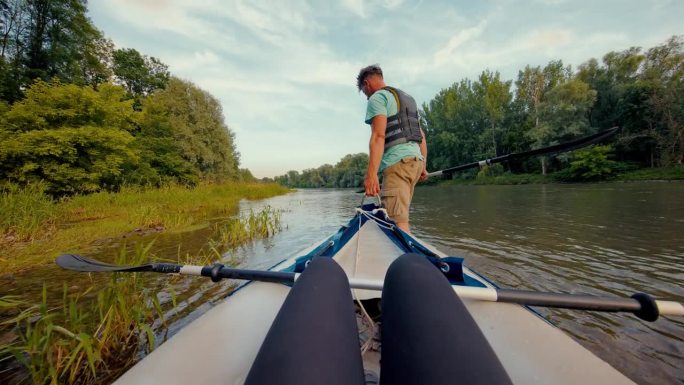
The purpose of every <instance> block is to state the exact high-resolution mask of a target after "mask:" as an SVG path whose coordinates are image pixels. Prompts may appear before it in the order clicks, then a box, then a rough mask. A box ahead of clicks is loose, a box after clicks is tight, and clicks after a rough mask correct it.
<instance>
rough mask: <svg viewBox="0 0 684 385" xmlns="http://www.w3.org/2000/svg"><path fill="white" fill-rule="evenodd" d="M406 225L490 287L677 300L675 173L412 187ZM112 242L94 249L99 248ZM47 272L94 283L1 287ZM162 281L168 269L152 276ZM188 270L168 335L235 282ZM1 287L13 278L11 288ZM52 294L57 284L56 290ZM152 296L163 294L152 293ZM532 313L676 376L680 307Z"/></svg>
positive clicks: (272, 255) (621, 360)
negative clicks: (666, 313) (642, 179)
mask: <svg viewBox="0 0 684 385" xmlns="http://www.w3.org/2000/svg"><path fill="white" fill-rule="evenodd" d="M361 198H362V197H361V194H356V193H355V192H354V190H348V189H345V190H329V189H324V190H299V191H296V192H293V193H291V194H288V195H284V196H279V197H274V198H270V199H267V200H263V201H243V202H242V203H241V207H240V210H241V211H249V210H260V209H261V208H263V207H264V206H266V205H269V206H271V207H274V208H276V209H278V210H280V211H281V215H282V217H281V223H282V226H283V230H282V231H281V232H279V233H278V234H276V235H275V236H273V237H271V238H269V239H267V240H265V241H258V242H255V243H253V244H251V245H247V246H245V247H242V248H240V249H237V250H234V251H232V252H230V253H229V255H225V256H224V257H225V258H226V259H230V260H233V261H235V262H236V263H237V264H238V265H239V266H242V267H248V268H269V267H271V266H273V265H274V264H276V263H277V262H279V261H280V260H282V259H284V258H287V257H290V256H291V255H293V254H294V253H296V252H297V251H299V250H301V249H303V248H305V247H307V246H309V245H311V244H312V243H314V242H317V241H319V240H321V239H323V238H325V237H327V236H329V235H330V234H332V233H333V232H335V231H336V230H337V229H338V228H339V227H340V226H341V225H342V224H345V223H346V222H347V221H348V220H349V219H350V218H351V216H352V215H353V213H354V207H356V206H358V205H359V203H361ZM411 225H412V231H413V233H414V234H415V235H416V236H418V237H419V238H421V239H423V240H425V241H428V242H429V243H431V244H433V245H434V246H436V247H437V248H439V249H440V250H442V251H444V252H445V253H447V254H449V255H454V256H461V257H465V263H466V264H467V265H468V266H470V267H472V268H474V269H475V270H477V271H478V272H479V273H481V274H482V275H484V276H485V277H487V278H488V279H490V280H492V281H493V282H495V283H497V284H498V285H499V286H501V287H505V288H516V289H529V290H541V291H552V292H564V293H583V294H596V295H611V296H612V295H618V296H630V295H632V294H633V293H635V292H646V293H649V294H652V295H653V296H655V297H657V298H661V299H671V300H676V301H684V183H680V182H670V183H667V182H664V183H657V182H650V183H617V184H587V185H581V184H580V185H578V184H573V185H524V186H429V187H418V188H417V190H416V195H415V197H414V201H413V206H412V209H411ZM211 236H212V231H211V230H210V229H209V228H205V229H200V230H197V231H194V232H186V233H181V234H161V235H159V234H157V235H153V236H147V237H143V238H140V239H137V240H133V241H132V240H128V241H127V242H128V246H129V247H133V245H134V244H135V243H136V242H139V243H144V242H149V241H150V240H151V239H155V243H154V246H153V249H152V251H153V253H154V254H155V255H156V256H157V257H165V258H175V257H177V256H178V255H184V254H186V253H193V252H195V251H196V250H199V249H200V248H202V247H205V246H206V242H207V239H208V238H210V237H211ZM119 243H120V242H118V243H117V242H115V243H113V244H111V245H109V246H108V247H104V248H103V249H102V250H101V254H100V255H97V254H96V255H94V256H95V257H97V258H101V259H107V257H106V256H107V255H111V254H112V248H115V247H119V246H120V245H119ZM40 276H43V277H45V276H50V277H51V278H50V281H51V282H53V283H55V282H56V283H59V285H57V284H55V288H54V289H55V290H56V291H57V292H58V293H59V290H61V288H62V282H64V281H68V282H70V285H73V286H74V289H78V287H79V285H85V284H93V282H94V281H93V280H97V279H103V278H97V277H95V278H94V277H93V276H94V275H91V276H89V277H88V280H89V281H88V282H87V283H86V282H79V281H75V278H74V274H73V273H69V272H62V271H59V270H58V269H55V268H54V267H52V266H49V267H45V268H44V269H41V270H37V271H33V272H32V273H31V274H30V276H28V275H24V276H17V277H14V278H13V282H12V285H11V286H8V285H5V284H3V290H1V291H2V293H0V294H13V292H23V293H26V290H30V288H36V289H34V290H36V295H37V296H39V290H40V286H38V285H35V284H33V285H31V284H30V283H31V282H33V283H35V279H36V278H35V277H40ZM150 282H151V284H156V285H159V286H163V285H167V284H168V279H167V278H163V277H155V278H151V281H150ZM235 284H236V283H235V282H226V281H223V282H221V283H219V284H213V283H211V282H210V281H209V280H203V279H199V278H191V277H190V278H179V279H176V280H174V281H173V285H174V289H175V292H176V293H177V299H178V304H179V306H178V308H176V309H174V310H169V312H168V313H167V318H168V321H169V324H170V329H169V332H168V335H173V334H174V333H176V332H177V331H178V330H179V329H181V328H182V327H183V326H184V325H186V324H188V323H189V322H191V321H192V320H194V319H196V318H197V317H198V316H200V315H201V314H203V313H205V312H206V311H207V310H208V309H210V308H211V307H212V306H213V305H214V304H215V303H217V302H219V301H221V300H222V298H223V297H225V295H226V294H227V293H228V292H229V291H230V290H231V289H232V288H233V287H234V286H235ZM10 287H11V288H12V289H10ZM58 297H59V295H58ZM161 297H162V298H161V299H162V302H168V301H169V296H168V295H165V294H163V293H162V295H161ZM535 310H537V311H538V312H539V313H540V314H541V315H542V316H544V317H545V318H546V319H547V320H549V321H550V322H552V323H553V324H555V325H557V326H558V327H559V328H561V329H562V330H564V331H565V332H567V333H568V334H570V335H571V336H572V337H573V338H574V339H575V340H577V341H578V342H579V343H581V344H582V345H583V346H585V347H586V348H587V349H589V350H590V351H592V352H593V353H594V354H596V355H597V356H599V357H601V358H602V359H604V360H605V361H607V362H608V363H610V364H611V365H612V366H614V367H615V368H617V369H618V370H620V371H621V372H623V373H624V374H626V375H627V376H629V377H630V378H631V379H633V380H634V381H636V382H638V383H643V384H670V383H684V319H682V318H679V319H675V318H665V317H661V318H660V319H659V320H657V321H656V322H654V323H648V322H644V321H641V320H639V319H638V318H636V317H635V316H633V315H630V314H611V313H600V312H584V311H570V310H550V309H545V308H536V309H535Z"/></svg>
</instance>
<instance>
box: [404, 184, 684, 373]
mask: <svg viewBox="0 0 684 385" xmlns="http://www.w3.org/2000/svg"><path fill="white" fill-rule="evenodd" d="M445 211H446V212H450V213H451V215H449V216H445V215H443V213H444V212H445ZM683 219H684V184H682V183H628V184H601V185H548V186H547V185H535V186H451V187H440V188H423V189H421V190H419V192H418V193H417V194H416V198H415V200H414V216H413V223H414V225H415V229H416V233H417V234H418V235H419V236H421V237H423V238H425V239H428V240H429V241H430V242H432V243H433V244H435V245H436V246H438V247H439V248H441V249H442V250H444V251H447V252H449V253H453V254H456V255H459V254H460V255H463V256H466V258H467V259H466V261H467V263H468V264H469V265H470V266H472V267H474V268H475V269H476V270H478V271H481V272H483V273H484V274H485V275H486V276H487V277H489V278H490V279H492V280H494V281H495V282H497V283H498V284H500V285H501V286H505V287H513V288H522V289H533V290H547V291H562V292H568V293H588V294H603V295H620V296H625V295H626V296H629V295H631V294H633V293H635V292H647V293H650V294H653V295H654V296H657V297H660V298H668V299H673V300H679V301H682V300H684V289H683V288H682V282H683V281H684V267H683V265H682V262H684V223H683V221H682V220H683ZM537 310H538V311H539V312H541V313H542V314H543V315H544V316H545V317H546V318H547V319H549V320H551V321H552V322H553V323H555V324H556V325H558V326H559V327H560V328H561V329H563V330H565V331H566V332H568V333H570V334H571V335H572V336H573V337H575V339H577V340H578V341H580V342H581V343H582V344H583V345H584V346H586V347H587V348H589V349H590V350H591V351H593V352H594V353H595V354H597V355H599V356H600V357H601V358H603V359H604V360H606V361H608V362H609V363H610V364H611V365H613V366H615V367H617V368H618V369H620V370H621V371H622V372H623V373H625V374H627V375H628V376H630V377H631V378H632V379H634V380H636V381H638V382H639V383H654V384H656V383H674V382H682V381H684V373H683V372H682V369H681V367H682V364H683V363H684V360H683V357H684V323H683V322H682V320H681V319H675V318H671V319H665V318H661V319H660V320H658V321H657V322H656V323H645V322H642V321H640V320H638V319H637V318H635V317H633V316H630V315H624V314H620V315H616V314H609V313H598V312H578V311H565V310H563V311H561V310H549V309H537Z"/></svg>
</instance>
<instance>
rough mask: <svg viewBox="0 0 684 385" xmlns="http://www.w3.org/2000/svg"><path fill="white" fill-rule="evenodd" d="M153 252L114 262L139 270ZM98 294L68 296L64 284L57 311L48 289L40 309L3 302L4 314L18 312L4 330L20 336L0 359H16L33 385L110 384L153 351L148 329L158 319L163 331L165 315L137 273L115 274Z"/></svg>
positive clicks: (15, 300)
mask: <svg viewBox="0 0 684 385" xmlns="http://www.w3.org/2000/svg"><path fill="white" fill-rule="evenodd" d="M150 246H151V244H150V245H148V246H146V247H141V248H138V250H137V251H136V252H135V253H132V255H131V254H127V253H126V252H125V248H122V249H121V250H122V251H121V252H120V253H119V254H118V256H117V258H116V261H115V262H116V263H117V264H134V265H136V264H141V263H143V262H144V261H145V260H146V259H147V258H146V254H147V252H148V250H149V247H150ZM94 290H95V288H94V287H91V288H89V289H87V290H85V291H82V292H79V293H75V294H69V291H68V289H67V287H66V284H65V286H64V289H63V294H62V299H61V304H59V305H58V306H55V307H49V306H48V302H51V303H54V301H49V300H48V294H47V290H46V288H45V287H43V295H42V298H41V300H40V302H39V303H37V304H35V303H34V302H29V301H26V300H22V299H20V298H19V297H17V296H7V297H4V298H0V311H3V312H4V311H7V310H12V311H14V312H15V315H14V316H13V317H10V318H8V319H6V320H5V321H4V322H3V326H5V327H7V326H12V325H13V326H14V333H15V334H16V338H15V339H14V341H12V342H11V343H9V344H6V345H4V346H0V355H2V356H3V357H4V358H6V356H8V355H12V356H13V357H14V358H15V359H16V360H17V361H18V362H20V363H21V364H22V365H23V366H24V367H26V369H27V371H28V375H29V376H30V378H31V382H32V383H34V384H64V383H69V384H93V383H109V382H111V380H113V379H114V378H116V377H118V376H119V375H120V374H121V373H122V372H123V371H124V370H125V369H126V368H128V367H130V366H131V365H132V364H133V363H134V362H135V361H136V360H137V357H138V355H137V352H138V351H139V350H140V349H145V350H147V351H150V350H152V349H153V348H154V346H155V331H154V330H152V328H151V327H150V326H149V325H151V324H152V323H153V321H154V320H155V319H157V320H161V321H162V322H161V325H164V324H165V322H164V312H163V310H162V306H161V305H160V303H159V300H158V298H157V294H156V292H153V291H151V290H149V289H147V288H145V287H144V286H143V282H142V280H141V278H140V276H139V273H112V276H111V279H110V280H109V282H108V284H106V285H105V286H104V287H102V288H100V287H98V290H99V291H98V292H97V293H94ZM172 295H174V294H173V292H172ZM173 303H174V304H175V298H174V299H173ZM174 306H175V305H174Z"/></svg>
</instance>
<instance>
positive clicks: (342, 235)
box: [281, 205, 487, 287]
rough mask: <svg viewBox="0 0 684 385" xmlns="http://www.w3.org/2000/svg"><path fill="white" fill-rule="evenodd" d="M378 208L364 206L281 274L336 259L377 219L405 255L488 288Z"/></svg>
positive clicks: (458, 281) (453, 278)
mask: <svg viewBox="0 0 684 385" xmlns="http://www.w3.org/2000/svg"><path fill="white" fill-rule="evenodd" d="M377 208H378V207H377V206H375V205H366V206H363V207H362V210H363V211H364V212H365V213H364V214H363V215H362V214H361V213H357V214H356V215H355V216H354V217H353V218H352V219H351V220H350V221H349V223H347V224H346V225H345V226H342V227H341V228H340V229H339V230H338V231H337V232H336V233H335V234H333V235H332V236H331V237H329V238H327V239H326V240H325V241H323V242H321V243H320V244H319V245H318V246H316V247H314V248H313V249H312V250H311V251H310V252H309V253H307V254H305V255H302V256H300V257H297V258H296V259H295V261H294V263H293V264H292V265H290V266H287V267H285V268H284V269H281V271H284V272H295V273H301V272H302V271H304V269H305V268H306V265H307V264H308V263H309V262H310V261H311V260H312V259H313V258H315V257H329V258H332V257H334V256H335V255H336V254H337V253H338V252H339V251H340V250H341V249H342V248H343V247H344V246H345V245H346V244H347V243H348V242H349V241H350V240H351V239H352V238H353V237H354V236H355V235H356V233H357V232H358V231H359V229H360V228H361V227H362V226H363V225H364V224H365V223H366V222H367V221H369V220H374V221H376V222H384V223H388V224H390V226H389V228H388V226H386V225H380V226H379V228H380V229H381V230H382V231H383V233H385V235H386V236H387V238H389V239H390V240H391V241H392V242H393V243H394V244H395V245H396V246H397V247H398V248H399V249H400V250H401V251H402V252H403V253H415V254H419V255H423V256H425V257H426V258H427V259H428V260H429V261H430V262H431V263H433V264H435V265H438V264H439V263H442V264H447V265H448V267H449V271H450V272H449V273H445V276H446V277H447V279H448V280H449V283H451V284H452V285H459V286H471V287H487V286H486V285H485V284H484V283H482V282H480V281H478V280H477V279H475V278H473V277H471V276H469V275H467V274H463V258H460V257H446V258H440V257H439V256H438V255H437V254H435V253H434V252H432V251H431V250H430V249H428V248H427V247H425V246H424V245H422V244H421V243H420V242H418V241H417V240H416V239H415V238H413V237H412V236H410V235H409V234H407V233H405V232H404V231H402V230H401V229H399V228H398V227H397V226H396V224H395V223H394V222H393V221H392V220H391V219H389V218H388V217H387V216H386V215H385V212H384V211H381V210H376V209H377ZM478 276H479V275H478Z"/></svg>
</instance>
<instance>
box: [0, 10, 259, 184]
mask: <svg viewBox="0 0 684 385" xmlns="http://www.w3.org/2000/svg"><path fill="white" fill-rule="evenodd" d="M86 11H87V3H86V1H85V0H0V143H2V146H1V147H0V185H8V184H9V185H12V184H19V185H22V184H27V183H34V182H43V183H45V184H46V189H47V191H48V192H50V193H52V194H55V195H63V194H74V193H87V192H94V191H99V190H102V189H117V188H119V187H120V186H122V185H123V184H143V185H149V184H153V185H160V184H164V183H168V182H179V183H185V184H194V183H197V182H199V181H200V180H207V179H209V180H234V179H241V178H242V179H245V178H246V179H253V177H252V176H251V173H249V170H240V169H239V168H238V167H239V153H238V152H237V150H236V148H235V145H234V134H233V132H232V131H231V130H230V129H229V128H228V127H227V126H226V124H225V122H224V116H223V113H222V111H221V106H220V104H219V102H218V101H217V100H216V98H214V97H213V96H212V95H210V94H209V93H207V92H206V91H203V90H201V89H200V88H198V87H197V86H195V85H194V84H192V83H190V82H187V81H184V80H180V79H178V78H175V77H173V76H172V75H171V74H170V73H169V71H168V66H167V65H166V64H164V63H163V62H161V61H160V60H159V59H157V58H154V57H149V56H147V55H144V54H141V53H140V52H138V51H136V50H135V49H127V48H119V49H116V48H115V47H114V45H113V44H112V42H111V41H110V40H109V39H107V38H105V37H104V35H103V34H102V33H101V32H100V31H99V30H98V29H97V28H96V27H95V26H94V25H93V24H92V22H91V21H90V19H88V17H87V16H86Z"/></svg>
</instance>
